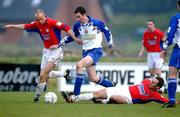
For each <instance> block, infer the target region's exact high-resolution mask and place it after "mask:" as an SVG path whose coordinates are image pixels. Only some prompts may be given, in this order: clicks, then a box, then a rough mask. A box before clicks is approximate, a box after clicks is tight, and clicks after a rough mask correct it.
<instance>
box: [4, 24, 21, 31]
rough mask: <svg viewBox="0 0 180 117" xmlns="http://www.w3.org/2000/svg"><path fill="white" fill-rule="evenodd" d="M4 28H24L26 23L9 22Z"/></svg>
mask: <svg viewBox="0 0 180 117" xmlns="http://www.w3.org/2000/svg"><path fill="white" fill-rule="evenodd" d="M3 28H4V29H10V28H14V29H22V30H23V29H24V24H7V25H5V26H4V27H3Z"/></svg>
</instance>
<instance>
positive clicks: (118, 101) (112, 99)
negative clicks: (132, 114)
mask: <svg viewBox="0 0 180 117" xmlns="http://www.w3.org/2000/svg"><path fill="white" fill-rule="evenodd" d="M109 101H110V102H111V103H115V104H127V100H126V99H125V98H124V97H123V96H121V95H112V96H111V97H110V99H109Z"/></svg>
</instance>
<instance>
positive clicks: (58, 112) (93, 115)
mask: <svg viewBox="0 0 180 117" xmlns="http://www.w3.org/2000/svg"><path fill="white" fill-rule="evenodd" d="M56 94H57V95H58V101H57V103H55V104H46V103H45V102H44V95H43V96H42V98H41V101H40V102H39V103H34V102H33V101H32V98H33V96H34V92H0V117H132V116H134V117H173V116H175V117H180V111H179V110H180V105H177V107H176V108H173V109H172V108H171V109H164V108H162V107H161V106H162V105H161V104H157V103H149V104H134V105H114V104H110V105H107V104H106V105H105V104H94V103H92V102H85V101H84V102H79V103H73V104H68V103H66V102H65V101H64V100H63V98H62V97H61V95H60V93H59V92H56ZM177 99H180V93H177Z"/></svg>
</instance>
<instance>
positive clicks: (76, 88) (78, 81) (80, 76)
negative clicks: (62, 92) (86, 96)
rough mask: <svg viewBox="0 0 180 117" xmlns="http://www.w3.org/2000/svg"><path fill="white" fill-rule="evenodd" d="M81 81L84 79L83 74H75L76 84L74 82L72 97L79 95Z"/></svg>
mask: <svg viewBox="0 0 180 117" xmlns="http://www.w3.org/2000/svg"><path fill="white" fill-rule="evenodd" d="M83 79H84V74H77V76H76V82H75V85H74V95H79V94H80V92H81V85H82V83H83Z"/></svg>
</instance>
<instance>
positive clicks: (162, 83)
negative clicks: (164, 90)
mask: <svg viewBox="0 0 180 117" xmlns="http://www.w3.org/2000/svg"><path fill="white" fill-rule="evenodd" d="M156 79H157V80H158V81H159V83H158V84H157V86H159V87H160V88H161V87H162V86H163V85H164V80H163V78H161V77H156Z"/></svg>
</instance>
